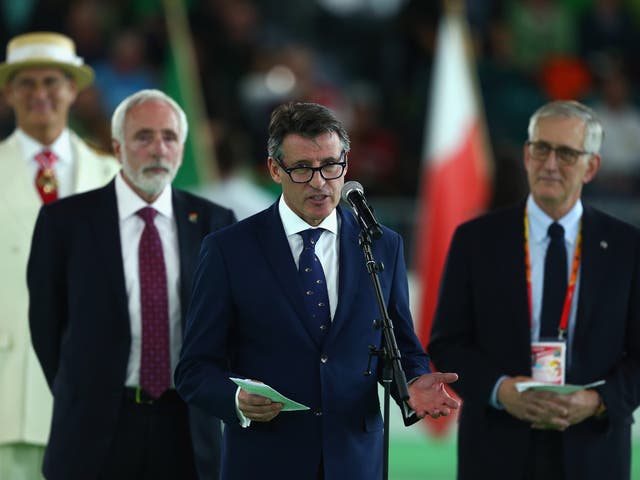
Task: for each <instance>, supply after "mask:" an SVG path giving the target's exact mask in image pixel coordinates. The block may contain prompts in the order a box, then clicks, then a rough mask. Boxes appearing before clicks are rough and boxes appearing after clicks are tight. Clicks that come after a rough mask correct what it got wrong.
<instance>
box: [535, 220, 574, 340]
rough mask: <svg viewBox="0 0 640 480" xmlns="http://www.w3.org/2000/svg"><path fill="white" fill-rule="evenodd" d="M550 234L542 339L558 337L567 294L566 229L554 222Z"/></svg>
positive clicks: (541, 320)
mask: <svg viewBox="0 0 640 480" xmlns="http://www.w3.org/2000/svg"><path fill="white" fill-rule="evenodd" d="M548 234H549V237H550V238H551V241H550V242H549V246H548V247H547V254H546V255H545V258H544V286H543V289H542V292H543V294H542V314H541V315H540V338H543V337H557V336H558V326H559V325H560V317H561V316H562V308H563V307H564V298H565V296H566V294H567V249H566V247H565V243H564V228H562V225H560V224H559V223H557V222H553V223H552V224H551V225H550V226H549V230H548Z"/></svg>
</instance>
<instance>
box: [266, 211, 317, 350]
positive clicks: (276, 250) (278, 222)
mask: <svg viewBox="0 0 640 480" xmlns="http://www.w3.org/2000/svg"><path fill="white" fill-rule="evenodd" d="M254 234H255V237H256V241H257V243H258V245H259V247H260V248H261V250H262V254H261V255H262V257H263V258H265V259H266V261H267V263H268V264H269V266H270V268H271V270H272V272H273V276H274V278H275V279H276V282H277V283H278V284H279V285H280V290H281V291H282V292H283V293H284V296H285V297H286V298H287V299H288V300H289V302H290V303H291V305H292V306H293V308H294V310H295V311H296V313H297V314H298V317H299V322H298V324H301V325H303V326H304V330H305V332H306V333H307V335H308V337H309V340H310V341H313V340H312V335H311V332H309V325H308V322H306V321H304V320H303V319H304V318H305V317H306V316H307V315H308V314H307V311H306V309H305V306H304V302H303V300H302V299H303V292H302V288H301V287H300V281H299V279H298V271H297V269H296V264H295V261H294V260H293V257H292V255H291V248H290V246H289V242H288V241H287V237H286V235H285V232H284V228H283V226H282V219H281V218H280V213H279V212H278V202H277V201H276V202H275V203H274V204H273V206H272V207H271V208H270V209H269V210H266V211H265V212H264V214H263V215H261V216H260V218H259V222H258V223H256V230H255V232H254Z"/></svg>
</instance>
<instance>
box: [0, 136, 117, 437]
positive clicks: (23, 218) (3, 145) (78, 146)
mask: <svg viewBox="0 0 640 480" xmlns="http://www.w3.org/2000/svg"><path fill="white" fill-rule="evenodd" d="M69 133H70V136H71V147H72V151H73V156H74V168H75V175H74V177H75V186H74V189H73V191H74V193H79V192H84V191H86V190H91V189H93V188H98V187H101V186H103V185H105V184H106V183H107V182H108V181H109V180H111V179H112V178H113V176H114V175H115V174H116V172H117V171H118V170H119V164H118V162H117V161H116V160H115V159H114V158H113V157H111V156H108V155H104V154H100V153H98V152H96V151H95V150H92V149H91V148H90V147H89V146H88V145H87V144H86V143H85V142H83V141H82V140H81V139H80V138H78V136H77V135H76V134H75V133H73V132H69ZM40 205H41V201H40V197H39V196H38V192H37V191H36V189H35V186H34V179H33V178H32V174H31V172H30V171H29V169H28V165H27V161H26V160H25V159H24V158H23V157H22V151H21V148H20V144H19V142H18V139H17V136H16V134H15V132H14V133H13V134H11V135H10V136H9V137H8V138H7V139H5V140H4V141H2V142H0V444H7V443H16V442H25V443H30V444H37V445H44V444H46V442H47V438H48V436H49V427H50V425H49V424H50V422H51V410H52V397H51V393H50V391H49V388H48V386H47V383H46V382H45V379H44V375H43V374H42V370H41V369H40V365H39V364H38V360H37V358H36V356H35V353H34V352H33V349H32V347H31V340H30V337H29V323H28V318H27V313H28V307H29V297H28V293H27V285H26V266H27V260H28V256H29V248H30V246H31V234H32V230H33V226H34V224H35V221H36V217H37V215H38V211H39V209H40Z"/></svg>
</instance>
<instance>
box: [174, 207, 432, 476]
mask: <svg viewBox="0 0 640 480" xmlns="http://www.w3.org/2000/svg"><path fill="white" fill-rule="evenodd" d="M338 215H339V222H340V223H339V280H338V283H339V285H338V292H339V293H338V295H339V300H338V305H337V310H336V313H335V316H334V319H333V323H332V326H331V327H330V329H329V332H328V333H327V338H326V339H325V341H324V344H323V346H320V345H318V344H317V343H315V342H314V340H313V336H312V334H311V333H310V331H309V328H310V327H308V326H307V323H306V322H305V320H304V317H305V316H306V315H307V314H306V312H305V307H304V303H303V292H302V289H301V287H300V285H299V281H298V272H297V269H296V265H295V261H294V259H293V256H292V254H291V249H290V247H289V243H288V242H287V238H286V235H285V232H284V228H283V226H282V221H281V219H280V215H279V212H278V203H277V202H276V203H275V204H274V205H273V206H272V207H271V208H269V209H267V210H264V211H263V212H261V213H258V214H257V215H254V216H253V217H250V218H248V219H246V220H244V221H241V222H239V223H237V224H235V225H233V226H232V227H230V228H228V229H225V230H223V231H220V232H216V233H214V234H212V235H209V236H208V237H207V238H206V239H205V241H204V242H203V246H202V252H201V255H200V263H199V266H198V269H197V271H196V277H195V283H194V292H193V299H192V304H191V308H190V310H189V314H188V319H187V330H186V332H185V340H184V347H183V351H182V357H181V360H180V362H179V364H178V368H177V369H176V377H175V378H176V386H177V388H178V391H179V392H180V394H181V395H182V397H183V398H185V400H187V401H188V402H190V403H192V404H195V405H197V406H199V407H200V408H202V409H204V410H207V411H208V412H210V413H211V414H212V415H216V416H219V417H220V418H222V419H223V421H224V422H225V432H224V437H223V447H222V452H223V453H222V478H223V479H225V480H229V479H233V480H236V479H237V480H246V479H248V478H256V477H262V478H281V479H283V480H286V479H292V480H293V479H295V480H299V479H311V478H316V475H317V471H318V466H319V464H320V461H321V458H322V460H323V462H324V472H325V478H328V479H338V478H345V479H347V478H348V479H350V480H370V479H373V478H380V476H381V467H382V446H383V445H382V444H383V422H382V417H381V415H380V406H379V402H378V395H377V381H378V380H379V376H378V374H379V364H378V361H377V359H374V360H373V363H372V369H373V372H374V374H373V375H370V376H366V375H364V372H365V370H366V369H367V362H368V349H369V345H374V346H379V345H380V342H381V333H380V330H377V329H375V328H374V325H373V323H374V320H375V319H379V318H380V314H379V309H378V308H379V307H378V303H377V301H376V297H375V295H374V288H373V285H372V282H371V280H370V278H369V275H368V273H367V269H366V267H365V261H364V256H363V253H362V251H361V250H360V247H359V245H358V234H359V232H360V230H359V227H358V224H357V222H356V221H355V218H354V217H353V215H352V214H351V213H348V212H344V211H343V210H342V209H341V208H340V207H338ZM373 254H374V257H375V259H376V260H378V261H380V262H383V263H384V271H383V272H382V273H381V274H380V283H381V286H382V290H383V295H384V300H385V301H386V304H387V307H388V310H389V316H390V317H391V319H392V320H393V325H394V330H395V335H396V337H397V342H398V346H399V348H400V350H401V353H402V366H403V369H404V371H405V374H406V376H407V378H409V379H411V378H413V377H417V376H419V375H421V374H423V373H427V372H428V371H429V370H428V361H427V357H426V354H425V353H424V350H423V348H422V346H421V345H420V343H419V341H418V340H417V338H416V336H415V334H414V331H413V324H412V319H411V315H410V312H409V301H408V300H409V299H408V289H407V279H406V270H405V262H404V258H403V245H402V240H401V238H400V236H399V235H398V234H397V233H395V232H393V231H391V230H389V229H386V228H385V229H384V235H383V236H382V238H381V239H380V240H378V241H376V242H374V243H373ZM230 376H238V377H241V378H251V379H256V380H259V381H262V382H265V383H267V384H269V385H270V386H272V387H273V388H275V389H277V390H278V391H279V392H281V393H282V394H284V395H285V396H287V397H289V398H291V399H294V400H296V401H298V402H301V403H303V404H305V405H307V406H308V407H310V410H308V411H298V412H281V413H280V414H279V415H278V416H277V417H276V418H275V419H273V420H272V421H270V422H264V423H258V422H253V423H252V424H251V425H250V427H249V428H246V429H244V428H241V427H240V424H239V421H238V417H237V415H236V408H235V393H236V385H235V384H234V383H232V382H231V381H230V380H229V377H230Z"/></svg>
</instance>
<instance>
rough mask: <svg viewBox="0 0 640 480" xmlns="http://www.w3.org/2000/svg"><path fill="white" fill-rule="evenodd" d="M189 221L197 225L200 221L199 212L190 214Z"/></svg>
mask: <svg viewBox="0 0 640 480" xmlns="http://www.w3.org/2000/svg"><path fill="white" fill-rule="evenodd" d="M189 221H190V222H191V223H196V222H197V221H198V213H197V212H191V213H189Z"/></svg>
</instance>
